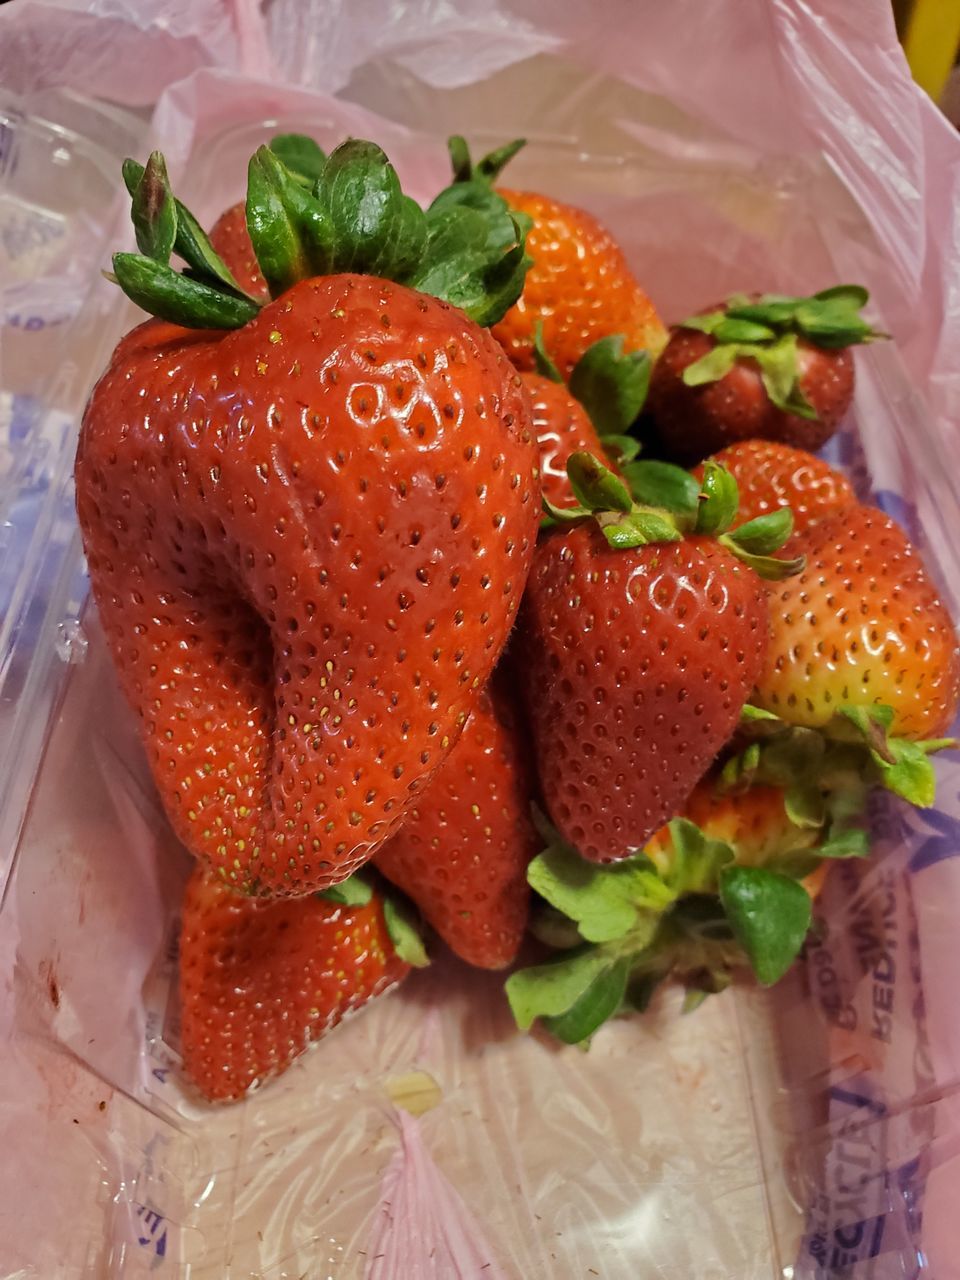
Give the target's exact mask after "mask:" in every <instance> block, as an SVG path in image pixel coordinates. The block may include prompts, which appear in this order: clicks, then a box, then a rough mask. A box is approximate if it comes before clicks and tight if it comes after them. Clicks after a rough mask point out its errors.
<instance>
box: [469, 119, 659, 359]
mask: <svg viewBox="0 0 960 1280" xmlns="http://www.w3.org/2000/svg"><path fill="white" fill-rule="evenodd" d="M522 146H523V141H522V140H517V141H516V142H510V143H507V144H506V146H504V147H501V148H499V149H498V150H497V151H494V152H491V154H490V155H488V156H485V157H484V158H483V159H482V160H480V161H479V162H478V163H477V164H476V165H473V163H472V162H471V159H470V153H469V149H468V147H467V144H466V142H465V141H464V139H463V138H460V137H455V138H451V139H450V154H451V159H452V160H453V167H454V176H455V178H456V181H457V182H459V183H467V184H470V185H471V186H474V187H475V186H478V185H481V186H482V185H484V184H486V185H487V186H489V185H491V184H492V183H493V182H495V181H496V180H497V178H498V177H499V175H500V172H501V170H502V169H503V167H504V165H505V164H506V163H507V162H508V161H509V160H510V159H511V158H512V157H513V156H514V155H516V153H517V151H519V149H520V148H521V147H522ZM499 194H500V195H502V196H503V198H504V199H505V200H506V202H507V204H508V205H509V206H510V208H511V209H512V210H513V211H514V212H515V213H516V214H518V215H521V216H522V217H523V218H524V219H527V220H529V223H530V229H529V232H528V235H527V252H528V253H529V255H530V257H531V258H532V259H533V265H532V267H531V268H530V271H529V272H528V274H527V279H526V283H525V285H524V289H523V293H522V294H521V296H520V298H519V300H518V301H517V303H516V305H515V306H513V307H512V308H511V309H510V310H509V311H508V312H507V314H506V315H505V316H504V317H503V319H502V320H500V321H499V322H498V323H497V324H495V325H494V329H493V332H494V336H495V337H496V338H497V339H498V341H499V342H500V343H502V345H503V348H504V350H505V351H506V352H507V354H508V355H509V356H510V359H511V360H512V361H513V362H514V364H515V365H516V366H517V368H518V369H525V370H528V369H532V368H534V342H535V336H536V329H537V325H538V323H542V325H543V336H544V340H545V342H546V345H547V347H548V349H549V350H550V352H551V354H552V356H553V358H554V360H555V361H556V362H557V365H558V367H559V369H560V371H561V373H562V374H563V376H564V377H565V378H568V377H569V376H570V373H571V371H572V370H573V367H574V365H575V364H576V363H577V361H578V360H579V359H580V357H581V356H582V355H583V354H584V352H585V351H586V350H587V348H588V347H590V346H591V345H592V344H593V343H594V342H596V341H597V340H598V339H600V338H604V337H607V336H608V335H611V334H621V335H623V338H624V340H625V344H626V349H627V350H628V351H635V350H658V349H659V348H660V346H662V345H663V342H664V341H665V338H666V335H665V332H664V328H663V324H662V323H661V321H660V318H659V316H658V315H657V312H656V309H655V307H654V305H653V303H652V302H651V301H650V299H649V298H648V297H647V295H646V294H645V293H644V292H643V290H642V289H641V288H640V285H639V284H638V283H637V280H636V279H635V277H634V275H633V273H632V271H631V270H630V267H629V266H628V264H627V260H626V258H625V256H624V254H623V250H622V249H621V248H620V246H619V245H618V244H617V242H616V241H615V240H614V239H613V237H612V236H611V234H610V232H609V231H607V229H606V228H605V227H604V226H602V225H601V224H600V223H599V222H598V221H597V219H596V218H594V217H593V216H592V215H591V214H589V213H586V212H585V211H584V210H583V209H578V208H576V207H575V206H574V205H569V204H564V203H563V202H562V201H560V200H554V199H553V198H552V197H551V196H546V195H541V194H538V193H536V192H530V191H512V190H506V189H500V191H499Z"/></svg>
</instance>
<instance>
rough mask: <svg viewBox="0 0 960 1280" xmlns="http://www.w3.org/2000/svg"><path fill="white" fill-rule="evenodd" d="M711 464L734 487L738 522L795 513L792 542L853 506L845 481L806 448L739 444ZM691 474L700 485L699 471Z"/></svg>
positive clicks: (750, 442)
mask: <svg viewBox="0 0 960 1280" xmlns="http://www.w3.org/2000/svg"><path fill="white" fill-rule="evenodd" d="M711 461H712V462H716V463H718V464H719V465H720V466H723V467H726V469H727V470H728V471H729V472H730V474H731V475H732V476H733V478H734V480H736V482H737V488H738V489H739V490H740V507H739V511H738V519H739V520H753V519H755V518H756V517H757V516H764V515H767V514H768V513H769V512H771V511H776V510H777V508H778V507H782V506H787V507H789V508H790V510H791V511H792V512H793V522H794V523H793V532H794V537H796V536H797V535H799V534H802V533H803V532H804V531H805V530H807V529H809V528H812V527H813V525H815V524H817V523H818V522H819V521H820V520H822V519H823V518H824V517H825V516H827V515H830V514H832V513H833V512H834V511H841V510H843V509H844V508H845V507H852V506H856V502H857V499H856V495H855V494H854V492H853V486H852V485H851V483H850V481H849V480H848V479H847V477H846V476H845V475H844V474H843V473H842V472H840V471H836V470H835V469H834V468H833V467H831V466H830V465H829V464H828V463H826V462H824V461H823V460H822V459H821V458H818V457H816V456H815V455H814V454H812V453H808V452H807V451H806V450H805V449H793V448H791V446H790V445H787V444H778V443H777V442H776V441H772V440H743V441H741V442H739V443H738V444H732V445H729V446H728V447H727V448H726V449H721V450H720V452H719V453H715V454H714V455H713V458H712V459H711ZM693 474H694V476H695V477H696V478H697V479H698V480H702V479H703V466H702V465H701V466H699V467H696V468H694V472H693ZM787 545H793V544H787Z"/></svg>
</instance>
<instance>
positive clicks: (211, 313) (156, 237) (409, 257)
mask: <svg viewBox="0 0 960 1280" xmlns="http://www.w3.org/2000/svg"><path fill="white" fill-rule="evenodd" d="M123 176H124V181H125V183H126V186H127V189H128V191H129V192H130V196H131V213H132V218H133V224H134V229H135V232H136V238H137V246H138V248H139V250H140V252H139V253H136V254H133V253H117V254H115V255H114V257H113V276H112V278H113V279H115V280H116V282H117V283H118V284H119V285H120V287H121V288H122V289H123V290H124V292H125V293H126V294H127V295H128V296H129V297H130V298H132V299H133V300H134V301H135V302H136V303H137V304H138V305H139V306H141V307H143V308H144V310H146V311H149V312H150V313H151V314H153V315H156V316H159V317H161V318H162V319H165V320H169V321H171V322H172V323H175V324H181V325H185V326H187V327H191V328H215V329H231V328H239V327H241V326H242V325H244V324H246V323H247V322H248V321H249V320H251V319H252V318H253V317H254V316H255V315H256V314H257V312H258V311H259V309H260V306H261V303H260V301H259V300H258V299H256V298H254V297H251V296H250V295H249V294H248V293H246V292H245V291H244V290H243V289H242V288H241V287H240V286H239V285H238V284H237V282H236V280H235V279H234V277H233V276H232V274H231V273H230V271H229V270H228V268H227V266H226V264H225V263H224V262H223V260H222V259H221V258H220V256H219V255H218V254H217V253H216V252H215V250H214V249H213V247H212V245H211V244H210V240H209V238H208V237H207V235H206V233H205V232H204V231H203V229H202V227H201V226H200V224H199V223H198V222H197V220H196V218H195V217H194V216H193V215H192V214H191V213H190V211H189V210H188V209H187V208H186V207H185V206H184V205H183V204H182V203H181V202H180V201H179V200H177V199H176V198H175V196H174V195H173V193H172V191H171V189H170V183H169V179H168V177H167V171H166V165H165V163H164V159H163V156H162V155H161V154H160V152H154V153H153V154H152V155H151V156H150V158H149V160H148V162H147V164H146V165H144V166H140V165H138V164H137V163H136V162H135V161H132V160H128V161H126V162H125V164H124V168H123ZM246 222H247V229H248V231H249V233H250V239H251V241H252V243H253V249H254V253H255V255H256V258H257V262H258V263H259V265H260V269H261V271H262V273H263V276H264V279H265V280H266V282H267V286H268V288H269V290H270V295H271V297H274V298H275V297H277V296H278V295H279V294H281V293H283V292H284V291H285V290H287V289H289V288H290V287H291V286H292V285H294V284H295V283H297V281H299V280H303V279H306V278H308V277H310V276H318V275H331V274H336V273H338V272H346V271H350V272H360V273H362V274H367V275H375V276H380V277H382V278H385V279H389V280H394V281H397V282H398V283H401V284H406V285H409V286H410V287H411V288H414V289H418V290H420V291H421V292H423V293H428V294H432V295H433V296H434V297H438V298H442V299H443V300H445V301H447V302H450V303H452V304H453V305H454V306H457V307H460V308H461V310H463V311H465V312H466V313H467V315H469V316H470V317H471V318H472V319H473V320H475V321H476V322H477V323H478V324H483V325H489V324H493V323H495V322H496V321H497V320H499V319H500V318H501V317H502V316H503V315H504V314H505V312H506V311H507V310H508V309H509V308H510V307H511V306H512V305H513V303H514V302H515V301H516V300H517V298H518V297H519V296H520V293H521V291H522V289H523V283H524V279H525V277H526V272H527V268H528V266H529V265H530V259H529V258H528V257H527V255H526V251H525V244H526V232H527V230H528V229H529V225H530V223H529V219H527V218H525V217H524V216H523V215H520V214H513V213H511V211H510V209H509V208H508V207H507V204H506V202H505V201H504V200H503V199H502V197H500V196H499V195H497V194H496V192H494V191H493V189H492V188H491V187H490V186H488V185H483V184H453V185H452V186H451V187H448V188H446V189H445V190H444V191H441V192H440V194H439V195H438V196H437V197H436V199H435V200H434V201H433V202H432V204H431V205H430V206H429V208H427V209H426V210H424V209H421V208H420V206H419V205H418V204H417V203H416V202H415V201H414V200H412V199H411V198H410V197H409V196H407V195H404V193H403V191H402V189H401V187H400V180H399V178H398V177H397V173H396V170H395V169H394V168H393V166H392V165H391V164H390V162H389V160H388V159H387V157H386V155H385V154H384V153H383V151H382V150H381V149H380V147H378V146H377V145H376V144H375V143H372V142H364V141H362V140H359V139H350V140H348V141H347V142H344V143H341V145H340V146H338V147H337V148H336V149H335V150H334V151H333V152H332V153H331V154H330V155H329V156H325V155H324V153H323V152H322V151H321V150H320V148H319V147H318V146H317V145H316V143H314V142H313V141H312V140H311V139H309V138H304V137H302V136H300V135H296V134H283V135H280V136H278V137H277V138H275V139H274V140H273V142H272V143H271V145H270V146H264V147H260V148H259V149H258V150H257V152H256V153H255V155H253V157H252V158H251V160H250V164H249V169H248V179H247V199H246ZM174 253H175V254H177V255H178V256H179V257H180V258H181V259H182V260H183V262H184V264H185V267H184V270H183V271H176V270H174V268H173V267H171V266H170V258H171V256H172V255H173V254H174Z"/></svg>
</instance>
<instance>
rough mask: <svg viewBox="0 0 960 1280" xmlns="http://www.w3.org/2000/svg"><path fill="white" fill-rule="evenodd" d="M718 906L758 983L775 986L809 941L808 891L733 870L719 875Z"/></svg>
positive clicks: (761, 873)
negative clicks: (805, 939) (721, 905)
mask: <svg viewBox="0 0 960 1280" xmlns="http://www.w3.org/2000/svg"><path fill="white" fill-rule="evenodd" d="M720 900H721V902H722V903H723V909H724V911H725V912H726V913H727V919H728V920H729V921H730V927H731V928H732V929H733V932H734V935H735V937H736V938H737V940H738V941H739V943H740V945H741V946H742V947H743V949H744V951H745V952H746V954H747V958H748V960H749V961H750V965H751V967H752V969H753V971H754V973H755V974H756V975H757V979H758V980H759V981H760V982H761V983H762V984H763V986H765V987H769V986H772V985H773V983H775V982H778V981H779V980H780V979H781V978H782V977H783V975H784V974H785V973H786V971H787V970H788V969H789V968H790V965H791V964H792V963H793V961H794V960H795V959H796V957H797V955H798V954H799V952H800V948H801V947H802V946H803V940H804V938H805V937H806V936H807V930H808V929H809V927H810V920H811V914H812V912H811V906H810V897H809V895H808V894H807V891H806V890H805V889H804V888H803V886H802V885H800V884H798V883H797V882H796V881H795V880H791V879H790V878H789V877H788V876H783V875H779V874H778V873H777V872H775V871H767V870H766V869H765V868H763V867H740V866H730V867H726V868H725V869H724V870H723V871H722V872H721V873H720Z"/></svg>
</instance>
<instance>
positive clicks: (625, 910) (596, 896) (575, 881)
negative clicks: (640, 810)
mask: <svg viewBox="0 0 960 1280" xmlns="http://www.w3.org/2000/svg"><path fill="white" fill-rule="evenodd" d="M527 880H528V882H529V884H530V886H531V888H532V889H535V890H536V892H537V893H539V894H540V896H541V898H543V899H544V900H545V901H546V902H548V903H549V904H550V905H551V906H552V907H555V908H556V910H557V911H560V912H562V913H563V914H564V915H565V916H567V917H568V918H569V919H571V920H573V921H575V922H576V925H577V928H578V929H579V930H580V933H581V935H582V937H583V938H584V939H585V940H586V941H587V942H611V941H613V940H615V939H618V938H622V937H624V936H625V935H626V934H628V933H632V932H633V931H635V930H640V931H641V932H642V933H643V934H644V935H646V933H647V931H648V930H649V932H650V933H651V935H652V932H653V929H654V928H655V924H656V920H655V914H656V913H659V912H661V911H663V910H664V909H665V908H666V907H667V906H669V905H670V903H671V902H672V901H673V899H674V897H675V896H676V895H675V894H673V893H671V892H670V891H669V890H668V889H667V888H665V886H664V884H663V882H662V881H661V879H660V877H659V876H658V875H657V874H656V872H655V871H654V869H653V867H652V864H651V863H650V862H649V860H648V859H646V858H643V857H638V858H624V859H623V860H622V861H621V862H612V863H609V864H604V865H600V864H598V863H594V862H588V861H587V859H586V858H582V857H581V856H580V854H579V853H577V852H576V850H575V849H571V848H570V847H569V845H565V844H563V843H562V842H561V843H557V844H552V845H551V846H550V847H549V848H547V849H545V850H544V851H543V853H541V854H538V855H537V857H536V858H534V859H533V861H532V862H531V863H530V865H529V867H528V868H527Z"/></svg>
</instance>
